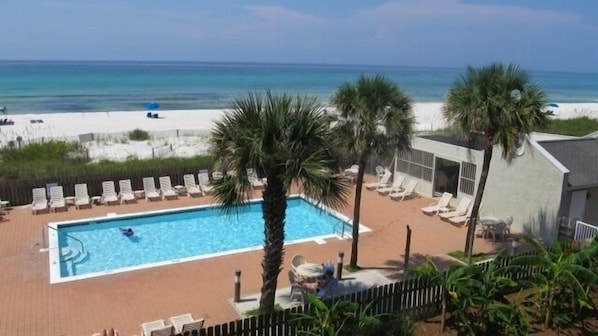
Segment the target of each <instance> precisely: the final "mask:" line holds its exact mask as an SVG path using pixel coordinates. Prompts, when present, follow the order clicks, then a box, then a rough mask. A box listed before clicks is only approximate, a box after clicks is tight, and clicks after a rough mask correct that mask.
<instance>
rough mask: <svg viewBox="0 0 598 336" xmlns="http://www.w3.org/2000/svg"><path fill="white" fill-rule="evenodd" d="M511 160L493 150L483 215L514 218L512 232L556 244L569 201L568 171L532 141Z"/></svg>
mask: <svg viewBox="0 0 598 336" xmlns="http://www.w3.org/2000/svg"><path fill="white" fill-rule="evenodd" d="M524 146H525V152H524V153H523V155H521V156H516V157H515V158H513V159H512V160H511V161H507V160H505V159H503V157H502V148H501V147H499V146H496V147H495V148H494V152H493V154H492V155H493V157H492V162H491V164H490V171H489V173H488V180H487V182H486V187H485V189H484V197H483V199H482V212H481V214H482V216H484V215H490V216H496V217H502V218H504V217H506V216H513V219H514V221H513V225H512V226H511V230H512V231H516V232H522V233H524V234H528V235H532V236H535V237H540V238H542V239H543V240H545V241H547V242H551V241H553V240H554V239H555V238H556V236H557V233H558V224H559V222H558V217H559V216H562V214H561V213H560V211H561V209H562V207H563V202H564V199H566V191H565V187H566V181H567V180H566V179H567V177H568V173H569V171H568V170H567V169H566V168H565V167H563V166H562V165H561V164H560V163H559V162H558V161H556V160H555V159H554V158H553V157H552V156H551V155H550V154H549V153H548V152H546V151H545V150H544V149H543V148H542V147H541V146H540V145H538V144H537V143H535V142H533V141H530V143H526V144H525V145H524Z"/></svg>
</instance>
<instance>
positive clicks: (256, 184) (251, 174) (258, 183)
mask: <svg viewBox="0 0 598 336" xmlns="http://www.w3.org/2000/svg"><path fill="white" fill-rule="evenodd" d="M247 179H248V180H249V183H250V184H251V187H252V188H253V189H256V188H257V189H259V188H263V187H264V182H262V180H260V178H259V177H258V176H257V173H256V172H255V169H253V168H247Z"/></svg>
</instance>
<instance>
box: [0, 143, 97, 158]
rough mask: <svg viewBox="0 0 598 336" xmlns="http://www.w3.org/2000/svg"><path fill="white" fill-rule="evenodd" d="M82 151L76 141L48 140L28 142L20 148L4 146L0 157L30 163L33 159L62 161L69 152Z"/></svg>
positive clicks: (83, 150)
mask: <svg viewBox="0 0 598 336" xmlns="http://www.w3.org/2000/svg"><path fill="white" fill-rule="evenodd" d="M83 152H85V149H84V148H83V146H81V144H79V143H77V142H64V141H48V142H44V143H32V144H28V145H26V146H24V147H22V148H20V149H19V148H5V149H2V150H0V157H1V158H2V162H3V163H14V162H29V163H31V162H35V161H64V160H68V159H69V154H72V153H77V154H79V153H83ZM74 157H80V155H74ZM85 157H86V156H85ZM72 161H79V160H78V159H76V160H72Z"/></svg>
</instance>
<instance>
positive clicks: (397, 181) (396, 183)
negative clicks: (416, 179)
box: [378, 174, 405, 195]
mask: <svg viewBox="0 0 598 336" xmlns="http://www.w3.org/2000/svg"><path fill="white" fill-rule="evenodd" d="M403 181H405V176H404V175H397V174H395V177H394V179H393V180H392V185H391V186H390V187H384V188H379V189H378V193H379V194H380V195H386V194H390V193H398V192H400V191H402V190H403V187H401V186H402V185H403Z"/></svg>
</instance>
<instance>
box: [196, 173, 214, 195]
mask: <svg viewBox="0 0 598 336" xmlns="http://www.w3.org/2000/svg"><path fill="white" fill-rule="evenodd" d="M197 180H198V181H199V188H200V189H201V193H202V194H203V195H205V194H209V193H210V192H212V190H213V189H214V186H212V185H211V184H210V175H209V174H208V170H207V169H202V170H200V171H199V174H197Z"/></svg>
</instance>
